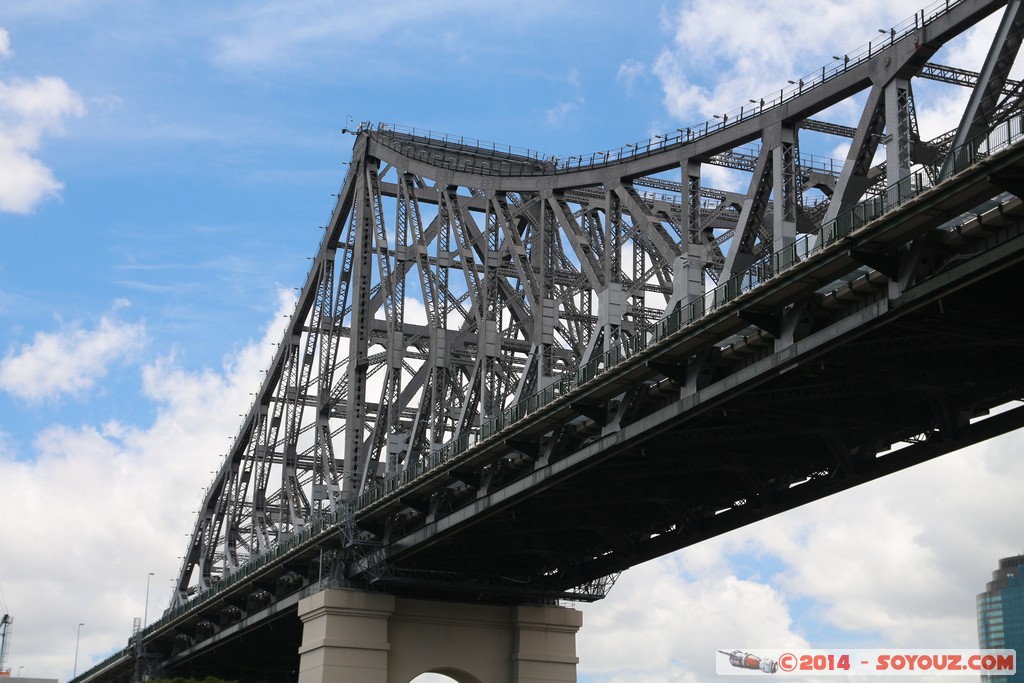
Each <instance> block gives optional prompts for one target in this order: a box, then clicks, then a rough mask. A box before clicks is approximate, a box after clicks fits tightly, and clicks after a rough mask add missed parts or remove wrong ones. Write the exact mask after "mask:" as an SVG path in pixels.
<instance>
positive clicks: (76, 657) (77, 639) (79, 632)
mask: <svg viewBox="0 0 1024 683" xmlns="http://www.w3.org/2000/svg"><path fill="white" fill-rule="evenodd" d="M83 626H85V624H82V623H79V624H78V635H77V636H75V666H74V668H73V669H72V671H71V677H72V678H75V677H76V676H78V643H79V641H80V640H82V627H83Z"/></svg>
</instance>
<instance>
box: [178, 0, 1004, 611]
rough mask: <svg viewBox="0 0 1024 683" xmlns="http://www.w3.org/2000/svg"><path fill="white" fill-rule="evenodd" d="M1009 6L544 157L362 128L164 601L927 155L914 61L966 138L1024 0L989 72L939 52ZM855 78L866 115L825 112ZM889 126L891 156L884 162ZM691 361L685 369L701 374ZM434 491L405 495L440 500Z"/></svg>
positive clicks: (263, 550)
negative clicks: (565, 154) (728, 188)
mask: <svg viewBox="0 0 1024 683" xmlns="http://www.w3.org/2000/svg"><path fill="white" fill-rule="evenodd" d="M1004 5H1007V2H1006V0H1002V1H1001V0H960V1H959V2H950V3H947V5H946V6H945V7H943V8H941V9H939V10H936V11H935V12H934V13H932V14H931V15H926V14H924V13H922V14H921V15H920V16H915V17H914V20H913V22H912V23H910V24H904V25H901V29H900V32H899V33H897V31H896V30H895V29H894V30H893V32H892V33H891V35H890V36H889V37H888V39H886V40H885V41H883V44H882V45H875V46H873V47H869V49H868V51H867V52H866V53H858V54H857V55H853V56H852V58H850V56H847V58H845V59H844V60H841V62H840V63H839V65H838V66H836V65H835V64H834V65H832V66H831V67H830V68H823V69H822V75H821V77H820V78H815V79H814V80H808V82H806V83H804V82H803V81H801V82H800V83H799V85H798V86H797V87H796V88H794V89H792V90H790V91H789V92H788V93H787V92H785V91H784V92H782V93H780V96H779V97H777V98H775V99H774V100H771V101H767V102H766V101H764V100H762V101H761V102H760V103H759V104H758V105H756V106H754V107H748V108H746V109H741V110H740V113H739V114H738V115H736V116H730V117H728V118H723V119H721V120H719V121H718V122H717V123H715V124H714V125H712V124H710V123H709V124H706V125H704V126H703V127H702V128H692V129H687V130H686V132H685V133H684V132H683V131H681V130H680V131H678V134H677V135H674V136H659V137H658V138H657V139H655V140H649V141H647V142H646V143H639V144H634V145H631V146H629V148H628V149H625V148H624V149H620V150H619V151H617V152H603V153H595V154H591V155H589V157H587V156H585V155H584V156H580V157H571V158H569V159H560V158H549V157H541V156H540V155H536V154H534V153H531V152H528V151H526V150H516V149H513V148H502V147H499V146H497V145H486V144H482V143H478V142H476V141H467V140H465V139H462V138H452V137H449V136H438V135H435V134H427V133H422V132H419V131H414V130H400V129H397V128H396V127H393V126H385V125H381V126H378V127H377V128H374V127H372V126H370V125H369V124H364V125H363V126H361V127H360V129H359V131H358V132H357V135H356V139H355V143H354V148H353V157H352V162H351V164H350V167H349V172H348V175H347V177H346V178H345V181H344V184H343V186H342V188H341V190H340V192H339V195H338V202H337V205H336V207H335V209H334V211H333V213H332V215H331V218H330V221H329V223H328V225H327V226H326V231H325V236H324V239H323V241H322V243H321V245H320V247H319V250H318V252H317V255H316V257H315V259H314V261H313V266H312V268H311V269H310V271H309V273H308V276H307V279H306V282H305V284H304V287H303V288H302V292H301V294H300V296H299V300H298V302H297V304H296V309H295V312H294V314H293V315H292V316H291V318H290V319H289V321H288V324H287V327H286V330H285V332H284V335H283V337H282V341H281V343H280V345H279V347H278V350H277V352H276V355H275V358H274V360H273V362H272V364H271V367H270V369H269V371H268V373H267V375H266V378H265V380H264V382H263V384H262V386H261V387H260V390H259V392H258V393H257V395H256V400H255V402H254V404H253V407H252V409H251V410H250V412H249V414H248V415H247V416H246V418H245V420H244V422H243V424H242V427H241V429H240V431H239V434H238V436H237V438H236V439H235V441H234V443H233V445H232V447H231V449H230V451H229V453H228V454H227V456H226V458H225V460H224V463H223V466H222V467H221V469H220V471H219V472H218V474H217V476H216V478H215V479H214V481H213V482H212V484H211V486H210V488H209V489H208V491H207V493H206V495H205V498H204V501H203V505H202V508H201V510H200V513H199V515H198V517H197V520H196V524H195V528H194V531H193V534H192V537H191V540H190V542H189V546H188V548H187V551H186V554H185V558H184V562H183V565H182V569H181V572H180V574H179V578H178V584H177V592H176V595H175V598H174V601H173V604H183V603H185V602H187V601H188V600H189V597H190V595H192V594H193V593H195V592H197V591H199V592H201V591H204V590H206V589H209V588H210V587H212V586H213V585H214V584H215V583H216V582H217V581H219V580H222V579H224V578H227V577H229V576H230V575H231V574H232V573H233V572H234V571H236V570H237V569H238V568H240V567H242V566H243V565H245V564H246V563H247V562H251V561H253V560H255V559H257V558H259V557H260V556H263V555H266V554H267V553H269V552H271V551H272V550H273V549H274V548H275V547H276V546H277V545H278V544H280V543H281V542H282V541H284V540H286V539H288V538H290V537H291V536H293V535H295V534H297V533H299V532H301V530H302V529H303V528H304V527H305V526H306V525H307V524H309V523H310V522H311V521H314V520H316V519H318V518H319V517H321V516H324V515H327V514H329V513H335V512H337V511H338V510H339V509H341V508H343V507H344V506H345V505H346V504H347V502H348V501H351V500H353V499H354V498H355V497H356V496H358V495H359V494H360V493H361V492H363V491H365V490H366V489H367V487H369V486H371V485H373V484H374V483H376V482H379V481H381V480H383V479H386V478H388V477H394V476H398V475H400V474H401V473H402V472H404V471H406V470H408V469H410V468H412V467H414V466H416V465H417V463H419V462H421V461H423V460H424V459H426V458H428V457H429V456H430V455H431V454H432V453H434V452H436V451H437V450H438V449H439V448H441V447H442V445H444V444H445V443H448V442H450V441H452V440H458V439H474V438H476V430H477V429H478V427H479V425H480V424H481V423H482V422H483V421H485V420H487V419H489V418H491V417H492V416H494V415H496V414H498V413H499V412H500V411H502V410H503V409H505V408H507V407H509V406H510V405H512V404H514V403H516V402H518V401H520V400H521V399H524V398H525V397H527V396H530V395H532V394H534V393H535V392H537V391H538V390H541V389H543V388H544V387H546V386H548V385H550V384H551V383H553V382H555V381H557V380H558V378H559V377H562V376H564V375H566V374H567V373H571V372H574V371H575V370H576V368H577V367H579V366H580V365H581V364H583V363H586V362H587V361H588V360H589V359H590V358H591V357H593V356H595V355H598V354H601V353H604V352H606V351H607V350H609V349H610V348H612V347H613V346H615V345H616V344H618V343H620V342H622V341H625V340H629V339H630V338H632V337H634V336H637V335H641V334H642V333H643V332H644V331H645V330H647V329H648V328H649V327H650V326H651V325H653V324H654V323H655V322H656V321H657V320H658V319H660V318H661V317H662V316H663V315H665V314H666V313H668V312H670V311H671V310H673V309H675V308H678V307H679V306H682V305H686V304H688V303H690V302H693V301H696V300H698V299H700V298H701V297H702V296H703V295H704V292H705V284H706V282H708V280H709V279H710V280H711V281H715V282H717V281H718V279H719V277H721V276H722V275H723V274H724V275H725V276H726V277H728V276H729V275H732V274H733V273H737V272H740V271H742V270H743V268H744V267H745V266H746V265H747V264H749V263H750V262H752V261H753V260H754V259H756V258H760V257H762V256H763V255H765V254H771V253H774V252H778V251H780V250H783V249H786V248H787V247H789V245H791V244H792V243H793V241H794V239H795V237H796V235H797V234H798V233H807V232H812V231H815V230H818V229H819V228H820V227H821V226H822V225H823V224H825V223H827V222H829V221H831V220H833V219H835V218H836V216H838V215H839V213H840V212H841V211H843V210H845V209H847V208H849V207H850V206H852V205H853V204H855V203H856V202H858V201H859V200H861V199H863V198H864V197H865V196H866V194H867V193H869V192H872V191H876V190H875V189H873V188H878V187H882V188H884V187H886V186H887V185H891V184H893V183H894V182H896V181H898V180H901V179H903V178H905V177H907V176H908V175H909V174H910V173H911V172H913V171H915V170H916V169H918V168H920V167H921V165H922V164H929V163H931V162H932V159H931V158H929V159H926V158H923V155H922V152H921V150H922V149H924V148H923V147H922V145H921V144H920V140H919V136H918V134H917V128H916V121H915V116H914V100H913V93H912V82H913V79H915V78H918V77H925V78H936V77H940V78H943V79H945V80H950V81H951V82H956V83H958V84H961V85H968V86H969V87H973V88H974V94H973V96H972V98H971V103H970V105H969V106H968V109H967V111H965V113H964V117H963V121H962V123H961V125H960V127H959V128H958V129H957V131H954V132H952V133H951V134H950V135H947V136H944V138H943V139H942V140H940V141H938V142H937V143H936V145H944V146H946V147H948V146H949V145H950V144H951V142H952V141H955V140H966V139H968V138H969V137H970V135H971V134H972V132H975V131H977V130H979V127H984V126H985V125H986V124H988V123H989V122H991V121H993V120H996V119H997V117H998V116H1000V115H1005V113H1006V112H1007V111H1012V110H1013V109H1015V108H1018V107H1019V106H1020V99H1019V98H1020V95H1021V92H1020V87H1019V84H1016V83H1014V82H1012V81H1010V80H1009V79H1008V74H1009V70H1010V67H1011V66H1012V64H1013V60H1014V58H1015V56H1016V54H1017V50H1018V48H1019V45H1020V36H1021V12H1020V2H1019V0H1011V1H1010V2H1009V4H1008V7H1007V10H1006V12H1005V13H1004V19H1003V22H1002V23H1001V25H1000V28H999V30H998V31H997V34H996V35H995V36H994V38H993V44H992V48H991V50H990V52H989V58H988V60H987V61H986V65H985V67H984V68H983V70H982V72H981V73H980V74H971V73H970V72H966V71H964V70H962V69H956V67H937V66H936V65H929V64H928V60H929V59H930V58H931V56H932V55H934V54H935V52H936V51H937V50H938V49H939V48H940V47H941V46H942V45H943V44H945V43H946V42H947V41H949V40H950V39H952V38H953V37H955V36H957V35H959V34H960V33H962V32H964V31H965V30H967V29H968V28H970V27H971V26H973V25H975V24H976V23H977V22H978V21H979V20H980V19H982V18H984V17H985V16H987V15H989V14H991V13H993V12H995V11H997V10H998V9H999V8H1001V7H1003V6H1004ZM863 91H867V93H868V96H867V102H866V104H865V105H864V109H863V114H862V116H861V119H860V122H859V124H858V126H857V127H856V128H855V129H852V128H849V127H846V126H839V125H836V124H832V123H829V122H826V121H821V120H819V119H816V118H814V117H815V116H817V115H819V114H820V112H822V111H823V110H825V109H827V108H828V107H830V106H832V105H834V104H835V103H837V102H840V101H842V100H845V99H848V98H850V97H852V96H854V95H856V94H857V93H860V92H863ZM1000 98H1002V100H1001V101H1000ZM801 131H805V132H806V133H807V134H808V135H810V134H825V135H834V136H840V137H844V138H850V139H851V146H850V152H849V154H848V156H847V158H846V159H845V160H842V161H834V160H821V159H816V158H814V157H811V156H810V155H804V157H805V158H803V159H802V158H801V152H800V144H799V141H800V138H801ZM751 143H757V144H755V145H754V146H753V147H751V146H750V145H751ZM879 145H884V147H885V150H886V162H885V163H884V164H881V165H876V164H874V157H875V153H876V150H877V149H878V146H879ZM588 159H589V161H588ZM703 164H719V165H726V166H729V167H732V168H736V169H741V170H744V171H746V172H748V173H749V174H750V181H749V189H748V191H747V193H746V194H745V195H739V194H736V193H730V192H723V191H720V190H716V189H714V188H710V187H707V186H705V185H704V183H702V179H701V166H702V165H703ZM643 188H649V189H643ZM811 188H818V189H819V190H821V192H820V196H813V193H812V191H811ZM649 190H654V191H653V192H652V191H649ZM870 256H871V255H866V256H865V258H869V260H870ZM750 321H751V323H752V327H751V330H754V331H756V328H757V327H761V328H762V329H772V330H773V332H774V333H775V336H778V335H779V334H782V335H783V336H784V330H785V328H786V325H787V324H789V323H788V322H787V321H785V320H776V321H772V320H770V319H764V318H760V317H758V316H757V314H755V313H752V314H751V316H750ZM791 332H792V330H790V334H791ZM752 343H753V342H751V343H750V344H747V345H746V347H744V348H748V347H749V348H752V347H751V344H752ZM719 352H720V353H724V354H725V355H726V356H727V357H731V356H730V354H732V355H735V354H738V353H741V351H737V350H736V349H735V348H731V346H729V345H727V346H724V347H723V348H722V349H720V351H719ZM709 367H710V366H709ZM681 372H682V374H683V375H684V382H683V385H684V387H685V386H687V385H688V383H689V384H691V385H692V383H693V382H695V381H696V380H694V379H693V377H694V375H692V374H690V375H686V373H687V372H690V371H689V370H686V371H681ZM648 391H649V387H637V388H634V389H633V390H632V393H629V392H627V394H626V395H625V397H624V399H623V400H622V401H621V402H617V403H616V404H615V405H601V406H586V405H581V406H579V409H580V411H581V414H588V418H589V419H590V421H588V424H587V426H586V427H580V426H579V425H575V426H564V427H563V428H564V429H573V430H581V431H580V433H579V434H577V435H576V436H575V437H574V438H578V439H585V438H586V434H585V433H584V432H585V431H586V430H587V429H596V430H597V432H596V433H598V434H600V433H601V432H602V430H604V431H608V430H612V429H615V428H616V425H618V424H620V423H622V422H623V421H624V420H625V421H628V420H629V419H630V418H629V414H628V412H629V410H630V409H631V408H630V406H631V405H635V404H640V403H643V401H644V400H646V399H645V397H646V396H647V392H648ZM559 438H561V437H559V435H558V434H553V435H552V438H551V439H550V440H549V441H548V442H544V443H541V444H539V445H526V444H524V445H522V450H521V451H520V452H521V453H522V457H523V459H524V460H527V461H530V462H535V461H537V460H543V459H544V458H546V457H549V456H550V451H545V448H550V447H551V446H550V444H552V443H554V442H557V441H558V440H559ZM545 443H548V444H549V445H548V446H545ZM837 448H838V447H837ZM840 450H841V449H840ZM515 466H516V463H515V462H513V461H509V462H507V463H505V464H503V465H502V467H510V468H514V467H515ZM499 470H500V468H496V469H495V470H494V471H490V470H489V471H487V472H485V473H483V474H482V475H480V474H473V475H472V476H473V477H474V483H475V484H478V485H482V486H484V487H485V488H486V485H487V481H490V480H492V479H493V480H494V481H495V482H497V481H500V480H501V478H502V476H504V475H503V474H502V472H501V471H499ZM467 476H470V475H467ZM481 478H482V479H484V480H487V481H478V480H479V479H481ZM751 487H752V490H753V489H756V483H755V482H753V480H752V481H751ZM437 504H438V503H437V502H436V501H435V502H433V503H430V504H426V503H425V502H424V501H414V500H410V501H409V505H410V506H412V507H414V508H415V507H417V506H419V507H421V508H422V509H424V510H426V512H427V514H429V513H430V509H431V508H430V505H437ZM357 534H358V532H355V531H352V532H350V536H353V537H354V536H355V535H357ZM604 540H605V541H607V542H609V543H612V544H613V545H614V544H615V543H619V544H620V545H622V547H625V545H623V544H626V541H624V540H621V539H619V540H616V539H614V538H612V539H609V538H605V539H604ZM410 580H411V578H410ZM424 580H426V578H424Z"/></svg>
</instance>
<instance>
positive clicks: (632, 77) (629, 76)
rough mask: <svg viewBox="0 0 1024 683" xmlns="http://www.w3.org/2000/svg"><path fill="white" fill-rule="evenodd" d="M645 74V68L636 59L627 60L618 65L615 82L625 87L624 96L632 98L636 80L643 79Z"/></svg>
mask: <svg viewBox="0 0 1024 683" xmlns="http://www.w3.org/2000/svg"><path fill="white" fill-rule="evenodd" d="M646 74H647V67H646V66H644V63H643V62H641V61H639V60H636V59H627V60H626V61H624V62H623V63H622V64H620V65H619V70H618V72H617V73H616V74H615V80H616V81H618V82H619V83H622V84H624V85H625V86H626V94H627V95H628V96H630V97H632V96H633V88H634V86H635V85H636V82H637V80H638V79H640V78H642V77H644V76H645V75H646Z"/></svg>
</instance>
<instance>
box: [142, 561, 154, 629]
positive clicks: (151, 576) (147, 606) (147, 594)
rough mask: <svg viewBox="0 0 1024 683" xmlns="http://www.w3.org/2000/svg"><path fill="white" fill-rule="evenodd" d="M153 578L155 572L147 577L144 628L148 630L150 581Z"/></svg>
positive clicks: (143, 615) (143, 612)
mask: <svg viewBox="0 0 1024 683" xmlns="http://www.w3.org/2000/svg"><path fill="white" fill-rule="evenodd" d="M152 578H153V572H150V573H149V575H148V576H147V577H146V608H145V609H144V610H142V628H143V629H145V628H146V623H147V620H148V619H149V580H150V579H152Z"/></svg>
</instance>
